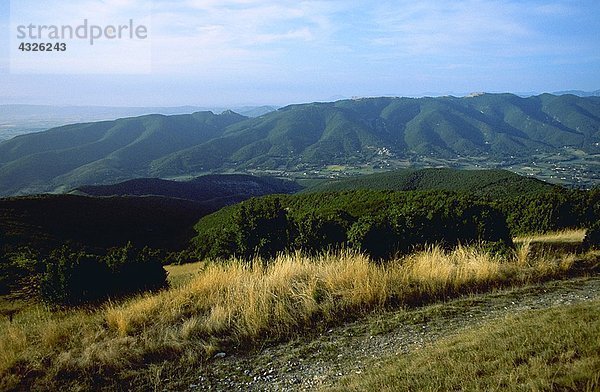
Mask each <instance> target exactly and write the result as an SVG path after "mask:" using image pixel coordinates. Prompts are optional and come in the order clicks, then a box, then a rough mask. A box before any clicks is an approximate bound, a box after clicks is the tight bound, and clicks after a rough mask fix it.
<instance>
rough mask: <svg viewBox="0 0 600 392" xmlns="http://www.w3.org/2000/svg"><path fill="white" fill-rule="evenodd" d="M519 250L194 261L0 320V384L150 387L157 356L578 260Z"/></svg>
mask: <svg viewBox="0 0 600 392" xmlns="http://www.w3.org/2000/svg"><path fill="white" fill-rule="evenodd" d="M518 252H519V253H518V254H517V255H516V256H515V258H514V260H501V259H499V258H497V257H492V256H490V255H489V254H486V253H483V252H482V251H480V250H478V249H475V248H467V247H458V248H457V249H455V250H454V251H452V252H445V251H443V250H442V249H440V248H437V247H432V248H430V249H429V250H427V251H424V252H420V253H416V254H413V255H410V256H408V257H405V258H402V259H397V260H393V261H391V262H389V263H385V264H376V263H373V262H372V261H371V260H369V259H368V258H367V257H366V256H364V255H361V254H356V253H351V252H342V253H339V254H331V253H330V254H324V255H322V256H320V257H316V258H310V257H306V256H304V255H302V254H300V253H295V254H291V255H281V256H279V257H277V258H276V259H275V260H274V261H272V262H271V263H269V265H268V266H265V265H264V264H263V263H262V262H261V261H260V260H255V261H254V262H253V263H252V264H247V263H244V262H242V261H239V260H231V261H229V262H227V263H223V264H206V265H203V266H202V267H200V266H198V268H197V269H194V268H196V267H194V266H191V267H190V268H191V269H192V270H193V271H194V272H192V273H190V272H189V271H188V272H186V273H185V274H184V273H182V274H181V276H183V275H186V274H187V275H186V276H190V275H191V276H192V277H188V278H182V280H181V281H180V282H181V283H180V284H179V285H175V286H174V287H173V288H171V289H170V290H166V291H163V292H160V293H156V294H147V295H144V296H140V297H137V298H134V299H131V300H128V301H125V302H123V303H117V304H108V305H106V306H105V307H104V308H102V309H99V310H96V311H94V312H86V311H71V312H58V313H53V312H50V311H49V310H48V309H44V308H42V307H37V308H34V309H31V310H30V311H28V312H24V313H21V314H19V315H18V317H17V318H16V319H15V320H14V321H13V323H8V321H6V322H3V323H2V324H1V325H0V332H1V335H0V352H1V354H0V389H7V388H10V387H19V388H22V389H23V388H25V389H27V387H30V386H31V385H28V384H27V382H34V383H39V384H35V385H38V386H39V385H44V386H56V385H60V384H61V383H62V384H64V383H67V384H69V383H71V384H73V385H75V386H76V387H77V388H83V389H85V388H86V387H89V386H90V385H93V384H90V383H93V382H97V381H98V380H104V381H105V382H107V380H111V379H112V380H115V381H114V382H121V383H123V382H132V383H137V384H136V385H138V386H139V384H140V383H141V384H142V385H144V386H145V387H149V386H150V385H155V382H156V377H157V372H163V371H165V369H164V367H161V366H160V365H161V364H162V363H163V362H164V361H168V363H169V365H168V366H170V369H176V370H178V371H186V369H188V370H189V369H192V368H194V367H195V366H197V364H198V363H199V362H201V361H203V360H204V359H206V358H207V357H209V356H211V355H213V354H214V353H215V352H216V351H217V350H230V349H234V348H237V349H241V348H243V347H253V346H257V345H260V344H261V343H264V342H265V341H269V340H278V339H285V338H289V337H293V336H294V335H296V334H302V333H305V332H307V331H310V330H311V329H315V327H316V326H319V325H321V326H324V325H328V324H335V323H339V322H340V321H342V320H344V319H347V318H348V317H352V318H354V317H357V316H360V315H361V314H365V313H366V312H369V311H372V310H376V309H381V308H384V307H388V306H406V305H417V304H420V303H425V302H430V301H433V300H435V299H438V298H445V297H450V296H456V295H459V294H461V293H468V292H473V291H484V290H490V289H492V288H493V287H499V286H502V285H506V284H522V283H527V282H532V281H536V280H543V279H549V278H552V277H556V276H561V275H564V274H566V273H568V272H569V270H570V269H571V268H572V267H573V266H574V265H575V264H577V261H578V259H576V258H575V257H571V258H570V259H568V261H561V260H560V259H559V260H550V259H539V258H538V259H529V258H528V252H527V251H526V249H525V248H521V249H520V250H519V251H518ZM515 260H516V261H515ZM562 260H565V259H564V258H563V259H562ZM197 270H200V271H199V272H196V271H197ZM181 271H184V269H181ZM182 369H183V370H182ZM36 372H37V373H36ZM26 373H30V374H36V377H35V379H34V380H28V379H27V377H26ZM42 383H43V384H42Z"/></svg>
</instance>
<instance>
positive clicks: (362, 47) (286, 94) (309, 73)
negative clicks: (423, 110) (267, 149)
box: [0, 0, 600, 106]
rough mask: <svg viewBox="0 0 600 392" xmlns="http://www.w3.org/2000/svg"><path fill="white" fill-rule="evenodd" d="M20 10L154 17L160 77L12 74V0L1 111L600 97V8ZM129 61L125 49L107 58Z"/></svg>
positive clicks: (123, 4) (1, 3)
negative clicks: (19, 106)
mask: <svg viewBox="0 0 600 392" xmlns="http://www.w3.org/2000/svg"><path fill="white" fill-rule="evenodd" d="M13 1H15V2H16V1H18V2H19V7H20V8H21V10H22V9H27V6H28V4H29V5H30V7H31V18H32V21H35V18H36V17H40V16H39V13H40V12H43V13H45V15H44V16H45V18H46V19H48V18H49V19H52V18H54V17H55V18H56V20H59V19H60V20H62V19H64V18H67V19H68V18H71V20H82V19H83V18H89V19H90V20H94V18H102V20H110V21H114V23H120V22H121V21H125V20H128V19H129V18H133V17H137V16H138V15H137V14H136V12H138V11H136V10H139V9H140V8H144V9H148V7H150V8H149V12H150V13H151V25H150V26H149V39H150V44H151V60H150V61H151V68H150V72H139V73H137V72H135V71H129V72H117V71H111V72H109V73H92V74H85V73H81V72H77V71H76V70H75V69H70V68H69V67H68V66H66V67H65V68H64V69H63V71H62V72H60V73H52V74H41V73H31V74H16V73H15V72H14V71H13V72H11V69H10V48H11V45H13V43H11V39H10V38H14V35H15V34H16V33H15V31H13V29H12V28H11V26H10V23H11V18H10V2H9V1H7V0H0V16H1V17H0V29H1V30H2V31H3V33H2V40H1V41H0V104H2V103H29V104H60V105H72V104H76V105H119V106H158V105H161V106H176V105H199V106H218V105H231V106H234V105H241V104H275V105H285V104H288V103H297V102H308V101H318V100H332V99H336V98H338V97H351V96H379V95H397V96H418V95H421V94H424V93H435V94H446V93H454V94H461V93H468V92H473V91H488V92H551V91H559V90H568V89H580V90H596V89H599V88H600V23H599V22H598V20H600V1H597V0H581V1H559V0H530V1H527V0H525V1H491V0H467V1H433V0H422V1H414V0H413V1H403V0H400V1H377V2H372V1H362V0H357V1H352V2H349V1H341V0H329V1H269V0H222V1H218V0H183V1H173V0H154V1H152V2H149V1H143V0H78V1H75V0H63V1H59V0H51V1H50V3H52V2H54V3H56V6H54V7H52V6H49V5H48V4H47V2H44V7H40V2H39V1H38V0H13ZM58 5H60V6H58ZM13 7H15V6H14V5H13ZM53 12H54V13H55V15H53ZM57 23H58V22H57ZM13 41H14V40H13ZM13 49H14V48H13ZM98 53H100V52H98ZM128 54H129V55H130V54H131V53H130V52H128V50H127V49H126V48H124V47H121V50H119V51H117V53H116V54H112V56H115V57H114V58H111V57H110V56H108V58H107V57H106V56H104V57H103V60H104V61H115V62H116V61H117V60H118V58H117V57H120V56H128ZM67 55H68V56H69V55H70V56H74V54H73V53H68V54H67ZM130 57H135V56H130ZM40 59H42V60H40V61H42V62H43V55H41V56H40ZM81 59H82V58H80V59H79V61H80V62H81V61H88V62H90V63H91V62H92V61H91V60H89V59H87V58H83V59H84V60H81ZM71 60H72V61H71V63H72V64H76V63H77V59H76V58H72V59H71ZM80 65H81V64H80Z"/></svg>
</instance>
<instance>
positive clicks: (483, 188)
mask: <svg viewBox="0 0 600 392" xmlns="http://www.w3.org/2000/svg"><path fill="white" fill-rule="evenodd" d="M553 188H555V186H554V185H551V184H548V183H546V182H543V181H540V180H537V179H535V178H527V177H523V176H520V175H518V174H515V173H512V172H509V171H506V170H456V169H445V168H439V169H405V170H396V171H392V172H386V173H377V174H371V175H365V176H359V177H354V178H348V179H342V180H335V181H327V182H323V183H320V184H318V185H315V186H313V187H310V188H308V189H306V190H304V192H307V193H308V192H339V191H350V190H357V189H372V190H391V191H416V190H446V191H456V192H468V193H472V194H475V195H478V196H487V197H492V198H502V197H507V196H520V195H525V194H531V193H538V192H544V191H550V190H552V189H553Z"/></svg>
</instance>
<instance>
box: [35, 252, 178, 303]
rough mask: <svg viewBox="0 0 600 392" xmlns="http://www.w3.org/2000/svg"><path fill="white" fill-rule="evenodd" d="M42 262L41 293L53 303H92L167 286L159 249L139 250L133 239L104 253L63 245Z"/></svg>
mask: <svg viewBox="0 0 600 392" xmlns="http://www.w3.org/2000/svg"><path fill="white" fill-rule="evenodd" d="M42 263H43V264H44V266H45V271H44V273H43V274H42V275H41V279H40V294H41V296H42V298H43V299H44V300H46V301H48V302H50V303H53V304H59V305H80V304H89V303H94V302H98V301H102V300H106V299H108V298H116V297H120V296H124V295H131V294H136V293H140V292H144V291H154V290H159V289H163V288H165V287H166V286H167V273H166V271H165V270H164V268H163V266H162V261H161V260H160V259H159V258H158V255H157V254H156V252H152V251H150V250H149V249H148V248H144V249H142V250H141V251H140V250H136V249H134V248H133V246H132V245H131V243H128V244H127V246H125V247H123V248H116V249H112V250H111V251H110V252H109V253H108V254H107V255H106V256H103V257H101V256H97V255H92V254H87V253H85V252H82V251H78V252H75V251H73V250H71V249H69V248H66V247H63V248H62V249H60V250H57V251H54V252H52V254H51V255H50V257H49V258H48V259H47V260H44V261H43V262H42Z"/></svg>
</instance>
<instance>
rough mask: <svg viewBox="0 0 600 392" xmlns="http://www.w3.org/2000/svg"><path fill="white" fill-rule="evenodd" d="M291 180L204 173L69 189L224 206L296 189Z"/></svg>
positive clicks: (89, 194) (296, 186)
mask: <svg viewBox="0 0 600 392" xmlns="http://www.w3.org/2000/svg"><path fill="white" fill-rule="evenodd" d="M298 190H300V186H299V185H298V184H296V183H295V182H292V181H287V180H279V179H276V178H271V177H256V176H249V175H241V174H229V175H228V174H222V175H216V174H215V175H207V176H201V177H198V178H195V179H193V180H190V181H169V180H161V179H158V178H139V179H135V180H129V181H125V182H122V183H119V184H114V185H96V186H91V185H88V186H82V187H79V188H76V189H74V190H73V191H72V192H71V193H75V194H82V195H88V196H162V197H168V198H177V199H186V200H191V201H196V202H204V203H210V204H211V205H215V206H219V207H220V206H224V205H227V204H232V203H236V202H239V201H242V200H246V199H249V198H251V197H256V196H264V195H270V194H275V193H295V192H297V191H298Z"/></svg>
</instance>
